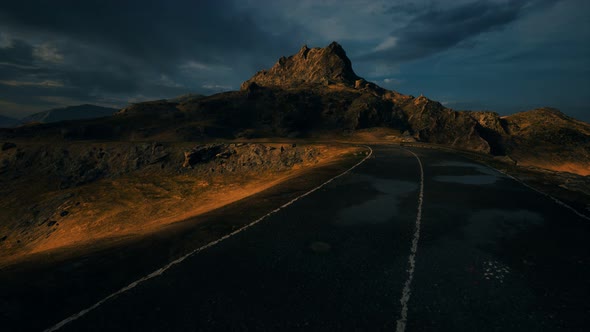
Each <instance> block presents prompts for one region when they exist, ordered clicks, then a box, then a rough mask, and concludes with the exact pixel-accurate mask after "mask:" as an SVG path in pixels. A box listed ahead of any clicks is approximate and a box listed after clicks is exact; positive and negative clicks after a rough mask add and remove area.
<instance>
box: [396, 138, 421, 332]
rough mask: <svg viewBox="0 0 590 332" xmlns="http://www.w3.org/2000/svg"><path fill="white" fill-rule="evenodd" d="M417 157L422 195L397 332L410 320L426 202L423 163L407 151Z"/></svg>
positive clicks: (401, 300)
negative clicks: (409, 306) (409, 312)
mask: <svg viewBox="0 0 590 332" xmlns="http://www.w3.org/2000/svg"><path fill="white" fill-rule="evenodd" d="M405 150H406V151H408V152H410V153H411V154H413V155H414V157H416V160H418V165H419V166H420V194H419V196H418V213H417V214H416V228H415V229H414V237H413V239H412V247H411V248H410V256H409V257H408V265H409V267H408V279H407V280H406V283H405V284H404V289H403V290H402V297H401V299H400V303H401V305H402V311H401V317H400V318H399V319H398V320H397V323H396V329H395V331H396V332H404V331H405V329H406V322H407V320H408V301H409V300H410V295H411V286H412V279H413V278H414V268H415V267H416V252H417V251H418V240H419V239H420V221H421V219H422V203H423V202H424V168H423V167H422V161H421V160H420V157H418V155H417V154H415V153H414V152H413V151H410V150H408V149H405Z"/></svg>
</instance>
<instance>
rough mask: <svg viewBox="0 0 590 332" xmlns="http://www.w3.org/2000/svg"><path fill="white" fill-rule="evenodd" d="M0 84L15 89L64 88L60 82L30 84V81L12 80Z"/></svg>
mask: <svg viewBox="0 0 590 332" xmlns="http://www.w3.org/2000/svg"><path fill="white" fill-rule="evenodd" d="M0 84H2V85H8V86H14V87H21V86H23V87H27V86H34V87H43V88H61V87H63V86H64V84H63V83H62V82H59V81H41V82H29V81H15V80H11V81H2V80H0Z"/></svg>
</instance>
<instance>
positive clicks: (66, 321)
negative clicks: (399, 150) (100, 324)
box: [45, 146, 373, 332]
mask: <svg viewBox="0 0 590 332" xmlns="http://www.w3.org/2000/svg"><path fill="white" fill-rule="evenodd" d="M364 147H366V148H368V149H369V154H368V155H367V156H366V157H365V158H363V160H361V161H359V162H358V163H356V164H355V165H354V166H352V167H351V168H349V169H348V170H346V171H345V172H343V173H340V174H338V175H336V176H335V177H333V178H331V179H330V180H328V181H326V182H324V183H322V184H321V185H319V186H317V187H315V188H313V189H312V190H310V191H308V192H306V193H305V194H303V195H301V196H298V197H295V198H294V199H292V200H290V201H289V202H287V203H285V204H283V205H281V206H280V207H278V208H276V209H274V210H272V211H270V212H269V213H267V214H265V215H264V216H262V217H260V218H258V219H256V220H254V221H253V222H251V223H249V224H247V225H245V226H243V227H242V228H239V229H237V230H235V231H233V232H231V233H229V234H227V235H225V236H223V237H221V238H219V239H217V240H215V241H213V242H209V243H207V244H206V245H204V246H202V247H200V248H197V249H195V250H193V251H191V252H190V253H188V254H186V255H184V256H182V257H180V258H178V259H177V260H174V261H172V262H170V263H168V264H166V265H165V266H164V267H162V268H160V269H158V270H156V271H154V272H152V273H150V274H148V275H147V276H145V277H143V278H141V279H138V280H136V281H134V282H132V283H130V284H129V285H127V286H125V287H123V288H121V289H119V290H118V291H116V292H114V293H112V294H110V295H108V296H107V297H105V298H103V299H102V300H100V301H98V302H97V303H95V304H94V305H92V306H90V307H88V308H86V309H84V310H82V311H80V312H78V313H77V314H74V315H72V316H70V317H68V318H66V319H64V320H62V321H61V322H59V323H57V324H55V325H54V326H52V327H50V328H48V329H46V330H45V332H53V331H57V330H59V329H60V328H62V327H64V326H65V325H66V324H69V323H71V322H73V321H75V320H77V319H78V318H80V317H82V316H84V315H86V314H87V313H89V312H91V311H92V310H94V309H96V308H98V307H100V306H101V305H103V304H104V303H106V302H107V301H109V300H110V299H112V298H114V297H116V296H118V295H121V294H123V293H125V292H126V291H128V290H131V289H133V288H135V287H137V286H138V285H139V284H141V283H142V282H144V281H147V280H150V279H152V278H155V277H158V276H160V275H162V273H164V272H166V270H168V269H170V268H171V267H172V266H174V265H177V264H179V263H182V261H184V260H185V259H187V258H189V257H190V256H192V255H194V254H197V253H199V252H201V251H203V250H205V249H207V248H210V247H213V246H215V245H216V244H218V243H220V242H221V241H223V240H226V239H228V238H230V237H232V236H234V235H236V234H238V233H241V232H243V231H245V230H247V229H248V228H250V227H252V226H254V225H256V224H258V223H259V222H261V221H262V220H264V219H266V218H267V217H269V216H271V215H273V214H275V213H277V212H279V211H280V210H282V209H284V208H286V207H287V206H289V205H291V204H293V203H295V202H296V201H298V200H300V199H301V198H303V197H305V196H308V195H310V194H311V193H313V192H315V191H317V190H319V189H321V188H323V187H324V186H325V185H327V184H328V183H330V182H332V181H334V180H336V179H338V178H339V177H341V176H344V175H346V174H348V173H349V172H350V171H352V170H353V169H355V168H356V167H357V166H359V165H360V164H362V163H363V162H365V161H366V160H367V159H369V157H371V155H372V154H373V150H372V149H371V148H370V147H369V146H364Z"/></svg>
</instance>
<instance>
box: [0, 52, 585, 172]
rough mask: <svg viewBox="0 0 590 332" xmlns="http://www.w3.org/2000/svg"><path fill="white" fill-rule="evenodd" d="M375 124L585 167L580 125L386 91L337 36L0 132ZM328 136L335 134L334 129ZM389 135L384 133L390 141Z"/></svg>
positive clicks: (198, 131) (110, 135)
mask: <svg viewBox="0 0 590 332" xmlns="http://www.w3.org/2000/svg"><path fill="white" fill-rule="evenodd" d="M374 127H385V128H389V129H392V130H394V131H395V132H399V133H400V135H401V133H403V139H402V137H398V139H393V141H401V140H407V139H412V140H416V141H419V142H427V143H434V144H440V145H445V146H449V147H453V148H457V149H462V150H469V151H475V152H479V153H484V154H491V155H496V156H509V157H510V158H512V160H515V161H516V162H518V163H520V164H522V165H533V166H538V167H544V168H550V169H556V170H567V171H570V172H575V173H578V174H587V169H588V168H589V167H588V165H590V156H589V153H588V151H589V149H590V143H589V139H588V137H589V134H588V129H587V128H588V124H586V123H583V122H580V121H577V120H575V119H572V118H569V117H567V116H565V115H563V114H561V113H560V112H559V111H557V110H550V109H540V110H534V111H531V112H524V113H519V114H515V115H512V116H508V117H501V116H499V115H498V114H497V113H494V112H470V111H455V110H453V109H450V108H447V107H445V106H443V105H442V104H440V103H439V102H436V101H433V100H430V99H428V98H426V97H424V96H419V97H414V96H410V95H404V94H401V93H399V92H396V91H389V90H386V89H383V88H381V87H379V86H377V85H376V84H374V83H371V82H367V81H366V80H365V79H363V78H361V77H360V76H358V75H357V74H356V73H355V72H354V70H353V67H352V63H351V61H350V59H349V58H348V57H347V55H346V52H345V51H344V49H343V48H342V47H341V46H340V45H339V44H337V43H335V42H334V43H331V44H330V45H328V46H327V47H325V48H309V47H307V46H303V47H302V48H301V49H300V50H299V52H297V53H296V54H294V55H292V56H289V57H281V58H280V59H279V60H278V61H277V62H276V64H275V65H274V66H272V68H270V69H267V70H261V71H259V72H258V73H256V74H255V75H254V76H253V77H252V78H250V79H249V80H247V81H245V82H244V83H243V84H242V85H241V89H240V90H239V91H231V92H224V93H219V94H215V95H212V96H199V95H189V96H185V97H180V98H175V99H170V100H158V101H151V102H144V103H137V104H133V105H130V106H128V107H126V108H124V109H122V110H121V111H119V112H117V113H116V114H115V115H114V116H112V117H108V118H101V119H95V120H82V121H76V122H71V123H60V124H41V125H36V126H27V127H23V128H18V129H4V130H0V138H5V139H12V138H19V137H20V138H30V139H37V140H44V139H46V138H52V139H57V140H80V139H82V140H94V139H108V140H131V141H137V140H140V141H141V140H167V141H185V140H203V139H218V138H223V139H233V138H268V137H288V138H295V137H297V138H313V139H317V138H318V137H337V136H340V137H352V136H350V135H351V134H352V133H355V132H357V131H362V130H365V129H369V128H374ZM334 135H335V136H334ZM390 141H392V140H390Z"/></svg>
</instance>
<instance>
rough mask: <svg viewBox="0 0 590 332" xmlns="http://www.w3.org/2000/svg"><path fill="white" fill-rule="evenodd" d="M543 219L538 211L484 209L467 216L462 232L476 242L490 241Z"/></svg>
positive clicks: (514, 233) (517, 231)
mask: <svg viewBox="0 0 590 332" xmlns="http://www.w3.org/2000/svg"><path fill="white" fill-rule="evenodd" d="M543 220H544V219H543V217H542V216H541V215H540V214H539V213H537V212H535V211H530V210H525V209H518V210H504V209H486V210H480V211H477V212H475V213H473V214H472V215H471V217H469V223H468V225H467V226H466V227H465V228H464V229H463V233H464V235H465V237H466V238H467V239H470V240H471V241H474V242H476V243H480V244H483V243H490V242H495V241H496V240H498V239H506V238H510V237H513V236H514V235H516V234H518V233H520V232H522V231H525V230H526V229H527V228H528V227H531V226H536V225H539V224H541V223H542V222H543Z"/></svg>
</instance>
